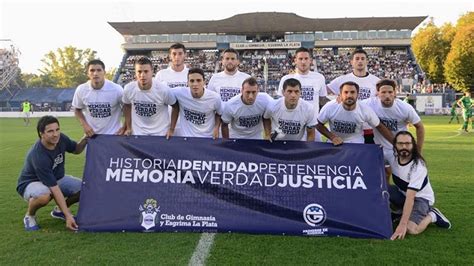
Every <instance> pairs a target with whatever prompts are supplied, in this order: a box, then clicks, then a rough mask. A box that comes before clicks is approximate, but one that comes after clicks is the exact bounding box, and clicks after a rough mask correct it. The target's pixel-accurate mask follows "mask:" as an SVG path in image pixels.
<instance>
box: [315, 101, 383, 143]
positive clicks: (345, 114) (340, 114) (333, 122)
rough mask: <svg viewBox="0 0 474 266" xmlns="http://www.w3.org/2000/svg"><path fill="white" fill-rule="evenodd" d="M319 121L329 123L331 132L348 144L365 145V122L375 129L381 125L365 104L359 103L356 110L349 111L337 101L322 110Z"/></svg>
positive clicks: (327, 104)
mask: <svg viewBox="0 0 474 266" xmlns="http://www.w3.org/2000/svg"><path fill="white" fill-rule="evenodd" d="M318 121H319V122H320V123H322V124H325V123H327V122H329V129H330V130H331V132H333V133H334V134H336V135H337V136H339V137H340V138H341V139H342V140H343V141H344V142H346V143H364V131H363V124H364V122H366V123H368V124H369V125H370V126H371V127H373V128H374V127H376V126H378V125H379V124H380V120H379V118H378V117H377V115H376V114H375V113H374V111H372V109H370V107H369V106H367V105H366V104H365V103H362V102H357V103H356V108H355V109H354V110H352V111H347V110H346V109H344V107H343V105H342V103H337V101H336V100H332V101H330V102H328V103H326V104H325V105H324V106H323V108H321V112H319V116H318Z"/></svg>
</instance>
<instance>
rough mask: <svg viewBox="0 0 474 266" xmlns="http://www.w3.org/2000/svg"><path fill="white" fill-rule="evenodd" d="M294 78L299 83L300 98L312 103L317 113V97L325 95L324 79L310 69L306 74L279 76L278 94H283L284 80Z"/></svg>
mask: <svg viewBox="0 0 474 266" xmlns="http://www.w3.org/2000/svg"><path fill="white" fill-rule="evenodd" d="M290 78H295V79H297V80H298V81H299V82H300V83H301V99H303V100H305V101H307V102H309V103H311V104H313V105H314V108H315V110H316V114H318V113H319V97H325V96H326V95H327V91H326V79H325V78H324V76H323V75H322V74H321V73H319V72H312V71H310V72H309V73H308V74H306V75H302V74H298V73H295V74H289V75H286V76H284V77H283V78H281V80H280V85H279V86H278V94H279V95H283V83H284V82H285V80H287V79H290Z"/></svg>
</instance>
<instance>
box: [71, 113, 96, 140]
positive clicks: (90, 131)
mask: <svg viewBox="0 0 474 266" xmlns="http://www.w3.org/2000/svg"><path fill="white" fill-rule="evenodd" d="M74 115H75V116H76V118H77V120H79V123H81V126H82V128H83V129H84V133H85V134H86V135H87V136H88V137H92V136H94V135H95V132H94V130H93V129H92V127H91V126H90V125H89V123H87V121H86V118H85V117H84V113H83V112H82V109H78V108H75V109H74Z"/></svg>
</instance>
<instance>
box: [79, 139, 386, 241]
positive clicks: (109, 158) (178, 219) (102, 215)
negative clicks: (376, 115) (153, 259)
mask: <svg viewBox="0 0 474 266" xmlns="http://www.w3.org/2000/svg"><path fill="white" fill-rule="evenodd" d="M383 165H384V164H383V155H382V150H381V148H380V147H378V146H376V145H368V144H367V145H362V144H344V145H342V146H339V147H334V146H332V144H326V143H316V142H315V143H306V142H298V141H286V142H283V141H277V142H273V143H270V142H268V141H262V140H212V139H202V138H179V137H175V138H171V139H170V140H166V139H165V138H164V137H153V136H131V137H123V136H106V135H99V136H97V137H96V138H93V139H90V140H89V143H88V147H87V155H86V165H85V171H84V179H83V186H82V191H81V200H80V205H79V212H78V224H79V228H80V230H82V231H144V232H175V231H179V232H243V233H257V234H289V235H316V236H323V235H324V236H325V235H328V236H350V237H362V238H384V239H387V238H389V237H390V236H391V234H392V223H391V217H390V212H389V206H388V193H387V191H386V182H385V174H384V167H383Z"/></svg>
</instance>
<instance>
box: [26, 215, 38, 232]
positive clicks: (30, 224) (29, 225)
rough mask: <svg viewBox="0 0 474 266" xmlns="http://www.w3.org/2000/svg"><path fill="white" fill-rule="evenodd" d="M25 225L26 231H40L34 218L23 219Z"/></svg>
mask: <svg viewBox="0 0 474 266" xmlns="http://www.w3.org/2000/svg"><path fill="white" fill-rule="evenodd" d="M23 224H24V225H25V230H26V231H37V230H39V229H40V227H39V226H38V223H37V222H36V218H35V217H34V216H28V215H27V216H25V217H24V218H23Z"/></svg>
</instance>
